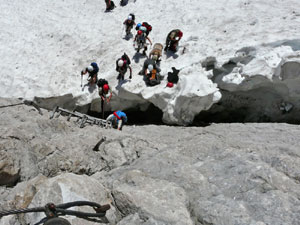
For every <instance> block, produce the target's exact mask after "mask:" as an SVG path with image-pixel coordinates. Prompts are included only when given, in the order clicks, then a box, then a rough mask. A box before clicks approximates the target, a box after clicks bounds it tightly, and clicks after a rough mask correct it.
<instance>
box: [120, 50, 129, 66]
mask: <svg viewBox="0 0 300 225" xmlns="http://www.w3.org/2000/svg"><path fill="white" fill-rule="evenodd" d="M121 59H122V60H126V62H127V65H130V64H131V61H130V58H129V57H128V55H127V54H126V53H125V52H124V54H123V55H122V57H121Z"/></svg>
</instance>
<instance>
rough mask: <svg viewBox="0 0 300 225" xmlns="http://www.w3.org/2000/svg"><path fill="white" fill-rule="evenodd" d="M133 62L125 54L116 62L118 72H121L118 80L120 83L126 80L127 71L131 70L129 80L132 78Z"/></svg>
mask: <svg viewBox="0 0 300 225" xmlns="http://www.w3.org/2000/svg"><path fill="white" fill-rule="evenodd" d="M130 64H131V61H130V59H129V57H128V55H127V54H126V53H125V52H124V54H123V55H122V56H121V58H119V59H117V61H116V71H117V72H119V75H118V77H117V79H118V80H119V81H121V80H124V76H125V73H126V72H127V69H128V68H129V71H130V75H129V79H131V78H132V69H131V66H130Z"/></svg>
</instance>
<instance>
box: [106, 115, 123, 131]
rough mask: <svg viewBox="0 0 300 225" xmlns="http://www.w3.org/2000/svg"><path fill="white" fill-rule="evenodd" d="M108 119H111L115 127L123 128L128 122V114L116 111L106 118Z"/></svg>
mask: <svg viewBox="0 0 300 225" xmlns="http://www.w3.org/2000/svg"><path fill="white" fill-rule="evenodd" d="M106 120H107V121H110V122H111V123H112V126H113V127H114V128H117V129H118V130H122V127H123V126H124V123H126V122H127V116H126V114H125V113H124V112H122V111H115V112H114V113H113V114H110V115H109V116H108V117H107V118H106Z"/></svg>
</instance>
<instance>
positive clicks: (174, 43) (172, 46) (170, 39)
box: [164, 29, 183, 52]
mask: <svg viewBox="0 0 300 225" xmlns="http://www.w3.org/2000/svg"><path fill="white" fill-rule="evenodd" d="M182 36H183V33H182V31H181V30H179V29H175V30H172V31H170V33H169V34H168V36H167V39H166V46H165V49H164V50H165V51H168V50H170V51H172V52H176V51H177V47H178V44H179V41H180V39H181V38H182Z"/></svg>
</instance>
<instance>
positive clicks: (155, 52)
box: [149, 43, 163, 63]
mask: <svg viewBox="0 0 300 225" xmlns="http://www.w3.org/2000/svg"><path fill="white" fill-rule="evenodd" d="M162 50H163V45H162V44H160V43H155V44H154V46H153V49H152V50H151V52H150V54H149V58H150V59H153V60H154V61H155V62H156V63H158V62H160V61H161V56H162Z"/></svg>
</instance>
